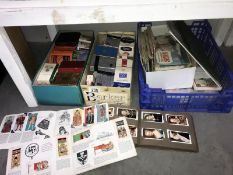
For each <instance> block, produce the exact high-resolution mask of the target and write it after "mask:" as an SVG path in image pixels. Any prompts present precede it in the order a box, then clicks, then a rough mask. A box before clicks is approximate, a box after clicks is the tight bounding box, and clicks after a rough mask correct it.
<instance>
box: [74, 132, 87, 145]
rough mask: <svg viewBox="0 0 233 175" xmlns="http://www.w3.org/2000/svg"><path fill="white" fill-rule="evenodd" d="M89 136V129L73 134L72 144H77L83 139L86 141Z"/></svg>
mask: <svg viewBox="0 0 233 175" xmlns="http://www.w3.org/2000/svg"><path fill="white" fill-rule="evenodd" d="M90 135H91V132H90V130H89V129H88V130H86V131H83V132H80V133H77V134H73V143H75V142H78V141H80V140H83V139H87V138H89V137H90Z"/></svg>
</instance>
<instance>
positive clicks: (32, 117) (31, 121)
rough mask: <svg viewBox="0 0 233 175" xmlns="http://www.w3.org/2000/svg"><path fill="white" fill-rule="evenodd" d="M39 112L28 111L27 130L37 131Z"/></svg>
mask: <svg viewBox="0 0 233 175" xmlns="http://www.w3.org/2000/svg"><path fill="white" fill-rule="evenodd" d="M37 116H38V113H28V120H27V124H26V128H25V131H35V129H36V120H37Z"/></svg>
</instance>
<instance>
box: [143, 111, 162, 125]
mask: <svg viewBox="0 0 233 175" xmlns="http://www.w3.org/2000/svg"><path fill="white" fill-rule="evenodd" d="M141 116H142V120H144V121H147V122H155V123H164V120H163V115H162V114H161V113H157V112H144V111H143V112H142V114H141Z"/></svg>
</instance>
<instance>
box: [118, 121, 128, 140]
mask: <svg viewBox="0 0 233 175" xmlns="http://www.w3.org/2000/svg"><path fill="white" fill-rule="evenodd" d="M116 127H117V133H118V137H119V138H124V137H127V132H126V129H125V125H124V121H123V120H120V121H116Z"/></svg>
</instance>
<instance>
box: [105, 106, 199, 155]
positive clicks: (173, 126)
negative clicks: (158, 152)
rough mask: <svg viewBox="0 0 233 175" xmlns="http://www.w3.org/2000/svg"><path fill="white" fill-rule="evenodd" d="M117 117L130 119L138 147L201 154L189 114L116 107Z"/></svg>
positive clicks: (132, 133)
mask: <svg viewBox="0 0 233 175" xmlns="http://www.w3.org/2000/svg"><path fill="white" fill-rule="evenodd" d="M110 108H111V107H110ZM110 108H109V109H110ZM113 111H114V109H113ZM114 114H115V113H114V112H113V115H112V116H114ZM115 117H125V118H126V119H127V122H128V125H129V129H130V133H131V136H132V138H133V141H134V143H135V144H136V145H138V146H140V145H141V146H156V147H160V148H169V149H178V150H184V151H193V152H197V151H198V144H197V139H196V134H195V128H194V124H193V120H192V116H191V115H189V114H187V113H174V112H165V111H153V110H141V111H140V110H137V109H132V108H116V115H115ZM109 118H110V119H111V117H110V114H109ZM112 118H113V117H112Z"/></svg>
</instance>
